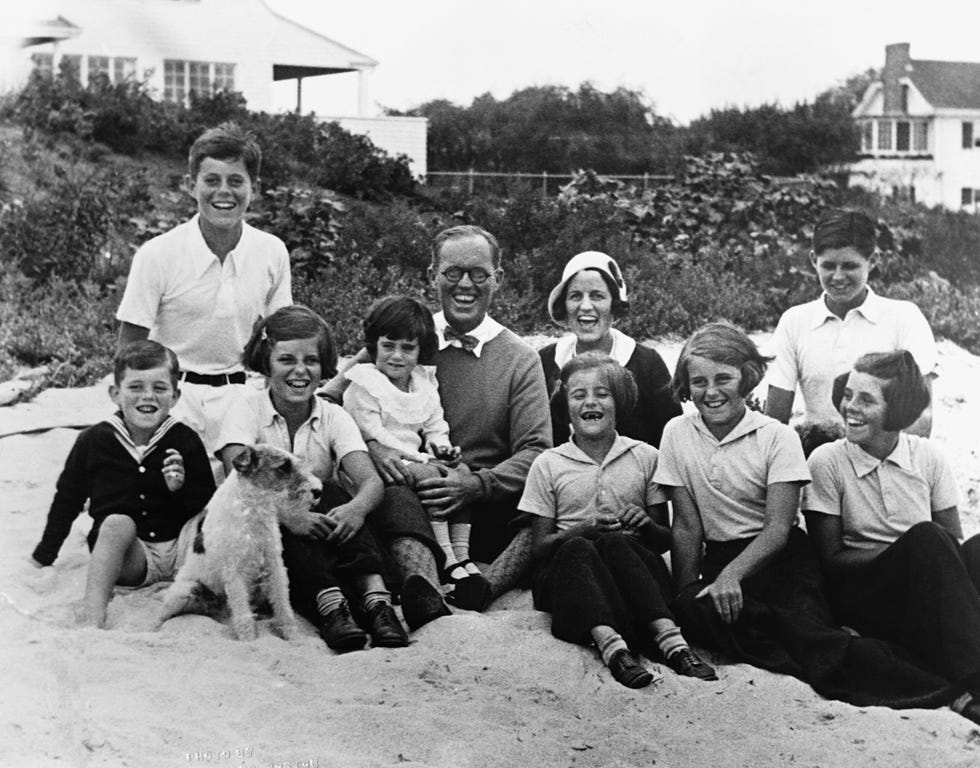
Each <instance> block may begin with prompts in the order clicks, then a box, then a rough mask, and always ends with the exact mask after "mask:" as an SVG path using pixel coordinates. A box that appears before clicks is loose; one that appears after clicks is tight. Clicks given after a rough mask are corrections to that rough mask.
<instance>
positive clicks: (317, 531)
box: [279, 511, 335, 541]
mask: <svg viewBox="0 0 980 768" xmlns="http://www.w3.org/2000/svg"><path fill="white" fill-rule="evenodd" d="M279 522H280V523H282V524H283V525H284V526H286V528H287V529H288V530H289V532H290V533H293V534H295V535H296V536H302V537H303V538H304V539H319V540H320V541H326V540H327V539H328V538H330V534H331V531H332V530H333V527H334V525H335V523H334V522H333V521H332V520H329V519H327V516H326V515H321V514H320V513H319V512H313V511H310V512H295V513H290V514H287V515H280V516H279Z"/></svg>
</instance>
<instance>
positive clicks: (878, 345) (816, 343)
mask: <svg viewBox="0 0 980 768" xmlns="http://www.w3.org/2000/svg"><path fill="white" fill-rule="evenodd" d="M825 295H826V294H825ZM897 349H907V350H908V351H909V352H911V353H912V356H913V357H914V358H915V361H916V363H918V365H919V369H920V370H921V371H922V374H923V375H926V374H929V373H935V372H936V365H937V362H938V352H937V350H936V341H935V339H934V338H933V335H932V329H930V328H929V323H928V322H927V321H926V319H925V317H924V316H923V314H922V312H921V311H920V310H919V308H918V307H917V306H916V305H915V304H913V303H912V302H910V301H898V300H896V299H886V298H884V297H882V296H878V295H877V294H875V293H874V291H872V290H871V289H870V288H868V295H867V297H866V298H865V300H864V303H863V304H861V306H860V307H856V308H854V309H852V310H850V311H848V313H847V314H846V315H845V316H844V319H843V320H841V318H839V317H837V315H835V314H834V313H833V312H831V311H830V310H829V309H827V304H826V303H825V302H824V296H821V297H820V298H819V299H817V300H816V301H811V302H807V303H806V304H800V305H798V306H796V307H791V308H789V309H787V310H786V311H785V312H784V313H783V316H782V317H781V318H779V324H778V325H777V326H776V331H775V332H774V333H773V336H772V339H771V341H770V342H769V348H768V350H767V351H768V353H769V354H771V355H773V356H774V357H775V360H774V361H773V363H772V365H770V367H769V373H768V376H767V381H768V383H769V384H770V385H771V386H773V387H778V388H779V389H785V390H787V391H789V392H795V391H796V386H797V384H799V386H800V390H801V391H802V393H803V401H804V404H805V408H806V416H807V419H809V420H812V421H832V422H840V421H841V418H840V414H838V413H837V411H836V410H834V405H833V402H832V400H831V393H832V391H833V386H834V378H836V377H837V376H839V375H840V374H842V373H846V372H847V371H849V370H850V369H851V366H852V365H854V362H855V361H856V360H857V359H858V358H859V357H860V356H861V355H863V354H865V353H867V352H894V351H895V350H897Z"/></svg>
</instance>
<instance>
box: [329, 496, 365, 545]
mask: <svg viewBox="0 0 980 768" xmlns="http://www.w3.org/2000/svg"><path fill="white" fill-rule="evenodd" d="M366 516H367V515H365V513H363V512H360V511H358V510H357V509H356V508H354V507H352V506H351V505H350V504H340V505H339V506H336V507H334V508H333V509H331V510H330V511H329V512H327V514H326V515H325V517H326V518H327V521H328V522H329V524H330V526H331V527H332V528H333V531H331V533H330V535H329V536H328V537H327V541H333V542H336V543H337V544H346V543H347V542H348V541H350V540H351V539H352V538H354V536H356V535H357V532H358V531H359V530H361V528H362V527H363V525H364V519H365V517H366Z"/></svg>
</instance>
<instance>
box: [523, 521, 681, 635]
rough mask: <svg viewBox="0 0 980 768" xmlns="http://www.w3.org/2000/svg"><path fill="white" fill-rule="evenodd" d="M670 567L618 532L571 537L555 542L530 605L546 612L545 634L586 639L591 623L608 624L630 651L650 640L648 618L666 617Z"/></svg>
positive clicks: (651, 619)
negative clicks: (548, 616) (548, 621)
mask: <svg viewBox="0 0 980 768" xmlns="http://www.w3.org/2000/svg"><path fill="white" fill-rule="evenodd" d="M670 594H671V585H670V572H669V571H668V570H667V566H666V565H665V564H664V561H663V559H662V558H661V557H660V555H658V554H657V553H655V552H651V551H650V550H649V549H647V548H646V547H644V546H643V544H641V543H640V542H639V541H637V540H636V539H635V538H633V537H632V536H628V535H627V534H624V533H605V534H602V535H600V536H599V537H597V538H596V539H586V538H584V537H581V536H577V537H575V538H573V539H569V540H568V541H566V542H564V543H563V544H561V545H560V546H559V547H558V548H557V549H556V550H555V551H554V552H553V553H552V555H551V557H550V558H549V559H548V561H547V562H546V563H545V564H544V565H543V566H542V567H541V568H540V569H539V571H538V573H537V575H536V576H535V579H534V587H533V595H534V607H535V608H537V609H538V610H539V611H548V612H550V613H551V634H553V635H554V636H555V637H557V638H558V639H559V640H565V641H567V642H569V643H576V644H578V645H590V644H591V643H592V635H591V630H592V628H593V627H597V626H601V625H605V626H609V627H612V628H613V629H615V630H616V631H617V632H619V634H621V635H622V636H623V639H624V640H625V641H626V644H627V645H629V646H630V647H631V648H633V649H634V650H641V649H643V648H645V644H648V643H649V642H650V641H651V640H652V636H651V634H650V627H649V625H650V622H652V621H653V620H654V619H663V618H668V619H672V618H673V614H672V613H671V612H670V609H669V608H668V606H667V599H668V596H669V595H670Z"/></svg>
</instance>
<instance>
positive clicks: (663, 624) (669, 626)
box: [651, 619, 688, 659]
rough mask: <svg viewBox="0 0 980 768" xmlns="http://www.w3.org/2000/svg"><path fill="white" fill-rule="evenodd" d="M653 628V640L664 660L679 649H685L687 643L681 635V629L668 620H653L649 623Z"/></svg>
mask: <svg viewBox="0 0 980 768" xmlns="http://www.w3.org/2000/svg"><path fill="white" fill-rule="evenodd" d="M651 625H652V628H653V639H654V641H656V643H657V647H658V648H660V651H661V653H663V655H664V658H665V659H666V658H670V656H671V654H673V653H674V652H675V651H679V650H680V649H681V648H687V647H688V645H687V641H686V640H684V636H683V635H682V634H681V628H680V627H678V626H677V625H676V624H675V623H674V622H673V621H671V620H670V619H654V620H653V621H652V622H651Z"/></svg>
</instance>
